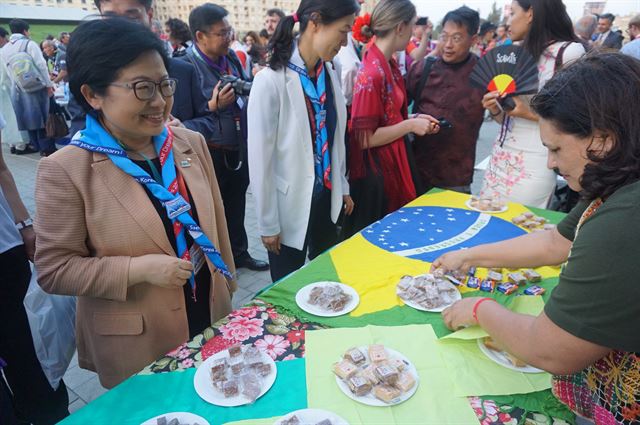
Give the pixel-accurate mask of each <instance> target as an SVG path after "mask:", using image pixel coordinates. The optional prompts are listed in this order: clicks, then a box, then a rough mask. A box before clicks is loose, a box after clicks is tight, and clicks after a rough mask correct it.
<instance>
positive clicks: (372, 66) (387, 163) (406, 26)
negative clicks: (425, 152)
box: [345, 0, 440, 235]
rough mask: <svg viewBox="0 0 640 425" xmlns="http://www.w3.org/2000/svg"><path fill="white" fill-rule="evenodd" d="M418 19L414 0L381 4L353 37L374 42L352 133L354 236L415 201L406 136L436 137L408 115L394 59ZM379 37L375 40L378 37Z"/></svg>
mask: <svg viewBox="0 0 640 425" xmlns="http://www.w3.org/2000/svg"><path fill="white" fill-rule="evenodd" d="M416 20H417V16H416V8H415V6H414V5H413V3H412V2H411V1H410V0H382V1H381V2H380V3H378V4H377V5H376V7H375V8H374V9H373V12H372V14H371V17H370V21H369V22H364V23H363V24H362V25H360V26H359V28H357V31H354V37H355V38H356V39H357V40H358V41H361V42H363V43H367V42H369V41H371V40H372V39H373V42H372V43H370V47H369V48H368V49H367V51H366V52H365V53H364V57H363V60H362V66H361V68H360V71H359V72H358V76H357V77H356V83H355V87H354V94H353V103H352V110H351V123H350V132H349V163H348V165H349V184H350V187H351V194H352V196H353V199H354V202H355V204H356V207H355V209H354V212H353V215H352V216H351V217H348V218H347V219H346V220H345V233H346V234H347V235H352V234H354V233H356V232H358V231H360V230H362V229H363V228H364V227H366V226H368V225H370V224H371V223H373V222H374V221H376V220H379V219H380V218H382V217H383V216H384V215H386V214H387V213H390V212H392V211H395V210H397V209H398V208H400V207H402V206H403V205H405V204H406V203H408V202H410V201H412V200H414V199H415V198H416V196H417V195H419V193H417V191H416V184H415V180H414V175H416V174H415V172H414V170H413V167H412V166H411V164H412V162H413V158H412V156H411V155H412V152H411V149H410V145H408V144H407V143H406V142H405V136H407V135H408V134H410V133H414V134H417V135H419V136H424V135H425V134H433V133H437V132H438V131H439V130H440V128H439V126H438V121H437V120H436V119H434V118H433V117H431V116H429V115H414V116H412V117H410V118H409V117H408V116H407V96H406V89H405V85H404V80H403V78H402V75H401V73H400V69H399V68H398V64H397V63H396V61H395V60H394V59H393V54H394V53H395V52H396V51H399V50H404V48H405V47H406V46H407V43H408V42H409V39H410V38H411V35H412V32H413V27H414V25H415V22H416ZM374 36H375V38H374Z"/></svg>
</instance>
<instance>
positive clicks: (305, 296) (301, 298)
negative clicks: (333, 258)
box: [296, 282, 360, 317]
mask: <svg viewBox="0 0 640 425" xmlns="http://www.w3.org/2000/svg"><path fill="white" fill-rule="evenodd" d="M333 285H338V286H339V287H340V288H342V290H343V291H344V292H345V293H347V294H349V295H351V301H349V302H348V303H347V305H345V306H344V308H343V309H342V310H340V311H330V310H324V309H322V308H320V307H318V306H317V305H311V304H309V303H308V302H307V301H308V300H309V294H310V293H311V290H312V289H313V288H315V287H316V286H320V287H325V286H333ZM296 304H298V307H300V308H301V309H303V310H304V311H306V312H307V313H311V314H313V315H314V316H320V317H336V316H342V315H343V314H347V313H349V312H351V311H353V310H354V309H355V308H356V307H358V304H360V296H359V295H358V293H357V292H356V290H355V289H353V288H352V287H350V286H348V285H345V284H343V283H340V282H315V283H311V284H309V285H307V286H305V287H304V288H302V289H300V290H299V291H298V293H297V294H296Z"/></svg>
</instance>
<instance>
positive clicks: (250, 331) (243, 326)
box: [220, 317, 264, 342]
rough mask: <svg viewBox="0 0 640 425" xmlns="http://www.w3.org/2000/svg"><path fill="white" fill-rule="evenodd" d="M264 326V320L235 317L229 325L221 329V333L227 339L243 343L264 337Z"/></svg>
mask: <svg viewBox="0 0 640 425" xmlns="http://www.w3.org/2000/svg"><path fill="white" fill-rule="evenodd" d="M262 324H263V321H262V319H247V318H246V317H234V318H233V319H231V321H230V322H229V323H227V324H226V325H223V326H221V327H220V332H221V333H222V336H223V337H224V338H225V339H228V340H231V341H236V342H242V341H246V340H247V339H249V338H255V337H257V336H260V335H262V333H263V332H264V331H263V329H262Z"/></svg>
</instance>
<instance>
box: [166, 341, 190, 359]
mask: <svg viewBox="0 0 640 425" xmlns="http://www.w3.org/2000/svg"><path fill="white" fill-rule="evenodd" d="M186 346H187V344H186V343H185V344H181V345H179V346H178V347H176V349H175V350H172V351H169V352H168V353H167V357H176V356H177V355H178V353H179V352H180V350H182V349H183V348H185V347H186Z"/></svg>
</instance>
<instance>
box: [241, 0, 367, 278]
mask: <svg viewBox="0 0 640 425" xmlns="http://www.w3.org/2000/svg"><path fill="white" fill-rule="evenodd" d="M358 11H359V5H358V2H357V0H302V2H301V3H300V6H299V7H298V10H297V12H296V13H294V14H293V15H291V16H287V17H285V18H283V19H281V20H280V24H279V25H278V28H277V29H276V32H275V34H274V35H273V37H272V39H271V42H270V50H271V57H270V60H269V67H268V68H265V69H264V70H262V71H260V72H259V73H258V74H257V75H256V77H255V80H254V82H253V88H252V90H251V96H250V98H249V110H248V120H249V137H248V145H249V149H248V151H249V153H248V158H249V176H250V180H251V191H252V194H253V197H254V199H255V203H256V208H257V216H258V227H259V231H260V234H261V236H262V243H263V244H264V246H265V247H266V248H267V251H268V252H269V262H270V264H271V278H272V279H273V281H274V282H275V281H278V280H280V279H281V278H282V277H284V276H286V275H288V274H289V273H291V272H293V271H295V270H297V269H298V268H300V267H302V265H304V262H305V257H306V255H307V250H308V251H309V258H311V259H313V258H314V257H316V256H318V255H319V254H321V253H322V252H324V251H326V250H327V249H329V248H330V247H332V246H333V245H335V244H336V243H337V240H338V236H337V227H336V225H335V223H336V222H337V220H338V217H339V216H340V212H341V210H342V209H343V205H344V212H345V214H347V215H348V214H351V212H352V211H353V201H352V200H351V197H350V196H349V184H348V182H347V179H346V154H345V141H344V135H345V130H346V122H347V113H346V106H345V103H344V98H343V96H342V93H341V91H340V79H339V77H338V75H337V74H336V72H335V69H334V68H333V65H332V64H331V63H330V61H331V60H332V59H333V58H334V57H335V55H336V54H337V53H338V51H339V50H340V48H341V47H342V46H344V45H346V43H347V35H348V33H349V31H351V26H352V25H353V21H354V20H355V16H356V14H357V13H358ZM298 22H299V23H300V36H299V37H297V38H294V35H293V28H294V26H295V24H296V23H298Z"/></svg>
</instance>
